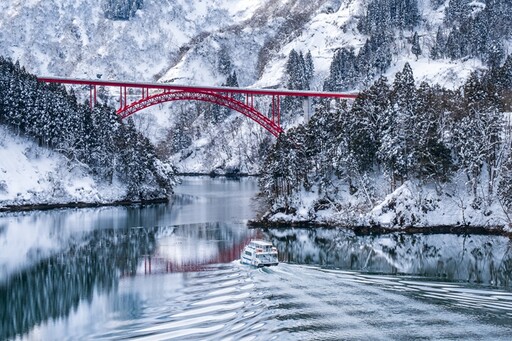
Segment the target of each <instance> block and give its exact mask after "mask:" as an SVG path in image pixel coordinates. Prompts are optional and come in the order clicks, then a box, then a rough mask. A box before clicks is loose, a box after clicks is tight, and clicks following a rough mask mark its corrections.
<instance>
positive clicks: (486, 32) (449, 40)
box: [431, 0, 512, 67]
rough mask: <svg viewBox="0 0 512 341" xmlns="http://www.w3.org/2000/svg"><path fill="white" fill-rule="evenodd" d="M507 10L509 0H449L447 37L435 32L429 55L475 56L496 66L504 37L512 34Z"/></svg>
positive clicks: (501, 57)
mask: <svg viewBox="0 0 512 341" xmlns="http://www.w3.org/2000/svg"><path fill="white" fill-rule="evenodd" d="M510 13H512V2H510V1H509V0H486V1H485V2H484V3H482V2H476V1H470V0H451V1H450V2H449V5H448V7H447V9H446V16H445V25H446V27H447V28H449V31H448V33H447V35H446V38H445V35H441V34H440V33H439V32H438V35H437V38H436V42H435V43H434V46H433V48H432V51H431V56H432V58H443V57H448V58H451V59H460V58H464V57H477V58H480V59H482V60H483V61H484V62H485V63H486V64H487V65H489V66H490V67H497V66H499V65H500V64H501V63H502V62H503V60H504V58H505V56H506V53H505V52H506V51H505V47H504V41H506V40H507V39H509V37H510V35H511V34H512V19H511V17H510ZM440 30H441V28H440Z"/></svg>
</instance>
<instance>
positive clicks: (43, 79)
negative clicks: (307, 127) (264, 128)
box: [38, 77, 357, 99]
mask: <svg viewBox="0 0 512 341" xmlns="http://www.w3.org/2000/svg"><path fill="white" fill-rule="evenodd" d="M38 80H40V81H41V82H46V83H61V84H75V85H94V86H114V87H127V88H144V89H162V90H182V91H192V92H200V91H206V92H217V93H232V94H245V95H267V96H268V95H270V96H297V97H321V98H347V99H351V98H352V99H354V98H356V97H357V94H354V93H341V92H325V91H302V90H286V89H254V88H233V87H218V86H217V87H215V86H194V85H180V84H170V83H138V82H123V81H109V80H100V79H97V80H91V79H78V78H59V77H38Z"/></svg>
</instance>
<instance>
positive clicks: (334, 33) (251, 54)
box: [0, 0, 481, 88]
mask: <svg viewBox="0 0 512 341" xmlns="http://www.w3.org/2000/svg"><path fill="white" fill-rule="evenodd" d="M367 3H368V2H367V1H363V0H315V1H306V0H281V1H257V0H250V1H243V2H240V1H235V0H217V1H208V2H205V1H192V2H190V1H183V0H179V1H170V0H166V1H156V0H146V1H144V3H143V8H142V9H141V10H138V11H137V12H136V13H135V16H134V17H133V18H131V19H130V20H127V21H116V20H110V19H107V18H105V15H104V10H103V9H102V5H101V4H102V3H99V4H98V3H96V4H90V3H88V2H86V1H84V0H77V1H74V2H73V3H72V4H70V3H69V2H68V1H64V0H51V1H38V0H31V1H24V2H21V1H14V0H9V1H3V2H2V3H1V4H0V11H2V13H5V14H6V15H4V16H2V18H0V46H1V47H2V50H3V51H5V52H3V53H4V54H6V55H7V56H8V57H11V58H12V59H14V60H19V61H20V63H21V64H22V65H25V66H26V68H27V70H28V71H29V72H33V73H36V74H39V75H52V76H63V77H81V78H87V77H89V78H96V77H98V76H101V78H103V79H126V80H142V81H153V80H161V81H173V82H177V83H188V84H208V85H219V84H221V83H222V82H224V81H225V74H223V73H222V72H220V71H219V70H218V61H219V54H220V53H221V52H222V53H225V54H226V55H227V58H228V59H230V61H231V64H232V68H233V69H234V70H236V71H237V74H238V77H239V83H240V85H242V86H258V87H267V86H283V82H282V79H283V76H284V64H285V62H286V59H287V57H288V55H289V52H290V51H291V50H292V49H296V50H301V51H304V52H306V51H308V50H311V53H312V56H313V59H314V63H315V69H316V77H315V81H314V84H315V85H314V86H313V87H314V88H320V87H321V84H322V82H323V80H324V79H325V77H326V76H327V73H328V70H329V65H330V62H331V59H332V56H333V54H334V51H335V50H336V49H338V48H341V47H354V48H355V49H356V50H357V49H359V48H360V47H361V46H362V45H363V44H364V42H365V40H366V39H367V37H366V36H364V35H362V34H361V33H359V32H358V30H357V29H356V24H357V20H358V17H359V16H360V15H361V13H363V11H364V6H365V5H367ZM419 4H420V10H421V15H422V18H423V24H422V25H421V27H419V28H418V31H419V33H420V35H421V36H422V41H421V42H422V45H423V47H424V48H423V49H424V50H425V51H428V48H429V45H431V44H432V40H433V39H434V37H435V32H436V28H437V26H438V25H439V24H440V23H441V22H442V18H443V16H444V7H443V6H441V7H439V8H437V9H436V10H434V9H432V7H431V5H430V4H429V2H428V1H420V2H419ZM410 34H411V33H410V32H404V37H403V38H404V39H401V40H397V42H396V44H395V45H396V46H395V51H394V60H393V65H394V66H395V67H392V68H391V69H390V70H389V72H388V74H389V75H394V74H395V73H396V70H398V69H401V68H402V67H403V64H404V63H405V62H407V61H409V62H410V61H414V60H415V58H414V56H413V55H412V54H411V53H410V51H409V49H410V46H409V44H408V43H407V42H406V40H407V39H406V38H408V36H409V35H410ZM425 56H428V53H424V54H423V57H420V59H419V60H418V63H417V65H416V66H417V68H415V74H416V75H417V77H418V80H419V81H421V80H430V81H439V82H441V83H447V80H449V81H451V82H452V83H453V84H455V85H458V84H459V82H458V79H457V78H459V79H464V78H465V77H466V76H467V73H462V74H460V73H459V72H458V70H459V69H460V68H461V66H459V63H453V62H448V61H441V62H439V61H437V62H435V63H431V62H429V59H428V58H427V57H425ZM463 65H464V66H463V67H462V68H463V69H464V68H466V69H474V68H479V67H481V65H480V64H479V63H478V62H475V61H471V60H468V61H467V62H465V63H463ZM416 69H420V70H421V71H420V72H417V70H416ZM449 70H453V72H450V71H449ZM454 75H455V79H450V78H452V77H454ZM445 78H446V79H445Z"/></svg>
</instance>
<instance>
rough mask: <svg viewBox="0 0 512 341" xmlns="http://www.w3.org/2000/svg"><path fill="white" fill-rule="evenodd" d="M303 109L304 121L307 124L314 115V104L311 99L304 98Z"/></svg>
mask: <svg viewBox="0 0 512 341" xmlns="http://www.w3.org/2000/svg"><path fill="white" fill-rule="evenodd" d="M302 109H303V110H304V121H305V123H308V122H309V119H310V118H311V116H312V115H313V103H312V102H311V97H304V99H303V101H302Z"/></svg>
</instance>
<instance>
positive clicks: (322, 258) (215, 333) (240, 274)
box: [0, 178, 512, 340]
mask: <svg viewBox="0 0 512 341" xmlns="http://www.w3.org/2000/svg"><path fill="white" fill-rule="evenodd" d="M256 190H257V188H256V180H255V179H242V180H240V181H235V180H226V179H220V178H217V179H210V178H186V179H184V181H183V184H182V185H181V186H180V187H179V188H178V189H177V193H176V197H175V199H174V200H173V202H172V203H170V204H168V205H151V206H147V207H139V206H134V207H118V208H112V207H110V208H97V209H80V210H57V211H46V212H31V213H23V214H8V215H4V216H3V217H0V339H2V340H3V339H23V340H66V339H68V340H78V339H81V340H83V339H101V340H108V339H115V340H118V339H131V338H133V339H142V340H158V339H179V340H186V339H193V340H196V339H210V340H218V339H227V340H229V339H232V340H241V339H247V340H270V339H275V340H314V339H317V340H340V339H349V340H368V339H371V340H410V339H448V340H453V339H461V340H510V339H511V336H512V289H511V288H512V243H511V241H510V240H509V239H507V238H503V237H495V236H491V237H489V236H456V235H414V236H410V235H402V234H391V235H383V236H356V235H354V234H353V233H352V232H350V231H346V230H342V229H332V230H328V229H317V230H311V229H266V230H257V229H252V230H250V229H247V228H246V225H245V223H246V221H247V219H251V218H252V217H253V216H254V214H255V213H254V212H255V211H256V210H257V203H256V202H255V201H254V200H252V199H251V198H252V197H253V196H254V194H255V192H256ZM251 238H265V239H268V240H271V241H272V242H273V243H274V244H275V245H276V246H277V247H278V249H279V252H280V259H281V263H280V264H279V266H277V267H271V268H264V269H253V268H251V267H248V266H244V265H240V264H239V263H238V262H237V261H236V260H237V258H238V256H239V254H240V250H241V248H242V247H243V246H244V245H245V244H246V243H247V242H248V241H249V240H250V239H251Z"/></svg>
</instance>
